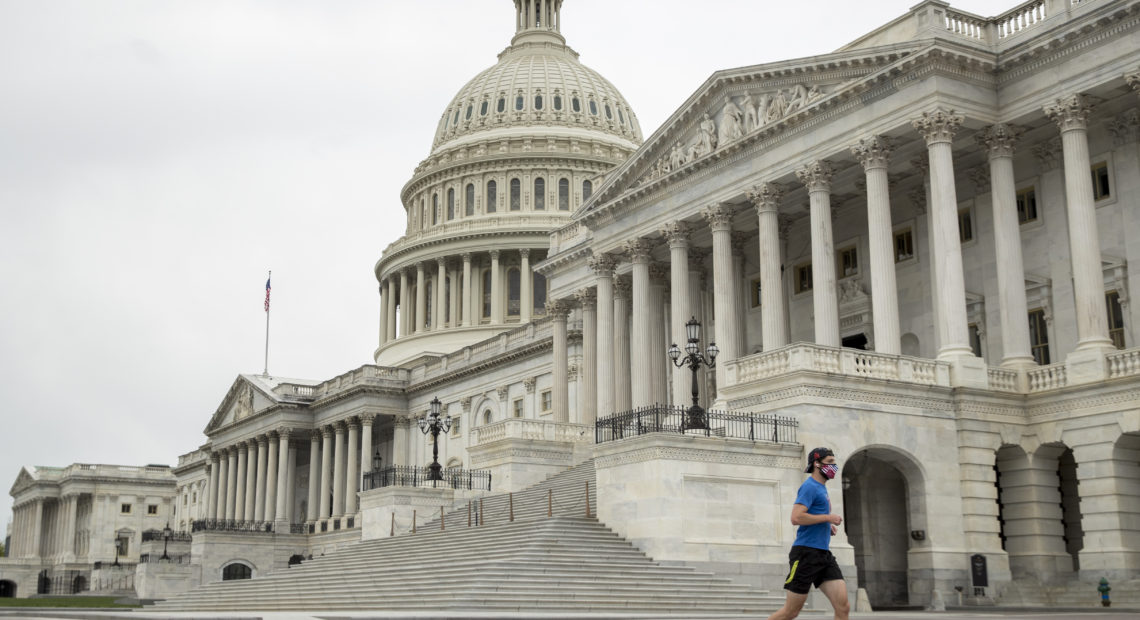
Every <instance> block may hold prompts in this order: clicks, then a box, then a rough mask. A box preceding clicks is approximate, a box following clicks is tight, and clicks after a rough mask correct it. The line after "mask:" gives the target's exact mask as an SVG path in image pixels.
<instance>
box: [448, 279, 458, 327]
mask: <svg viewBox="0 0 1140 620" xmlns="http://www.w3.org/2000/svg"><path fill="white" fill-rule="evenodd" d="M448 277H449V278H451V287H450V288H451V299H450V300H449V302H448V304H447V311H448V312H450V313H451V320H449V321H448V322H447V325H448V327H459V270H458V269H452V270H451V272H450V274H449V276H448Z"/></svg>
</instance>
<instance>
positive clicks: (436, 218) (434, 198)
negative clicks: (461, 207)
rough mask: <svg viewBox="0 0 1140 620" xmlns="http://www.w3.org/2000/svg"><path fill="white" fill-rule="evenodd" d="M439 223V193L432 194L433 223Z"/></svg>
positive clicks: (433, 224)
mask: <svg viewBox="0 0 1140 620" xmlns="http://www.w3.org/2000/svg"><path fill="white" fill-rule="evenodd" d="M438 223H439V194H432V195H431V225H432V226H435V225H436V224H438Z"/></svg>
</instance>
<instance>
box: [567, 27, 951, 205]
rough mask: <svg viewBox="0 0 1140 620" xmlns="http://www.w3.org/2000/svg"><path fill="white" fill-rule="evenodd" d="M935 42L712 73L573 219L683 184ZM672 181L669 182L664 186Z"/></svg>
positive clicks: (852, 93) (860, 89)
mask: <svg viewBox="0 0 1140 620" xmlns="http://www.w3.org/2000/svg"><path fill="white" fill-rule="evenodd" d="M923 47H929V43H908V44H899V45H892V46H887V47H882V48H875V49H867V50H856V51H848V52H839V53H835V54H827V55H823V56H813V57H811V58H804V59H798V60H791V61H785V62H780V63H773V64H764V65H755V66H750V67H741V68H738V69H728V70H724V71H718V72H716V73H714V74H713V75H712V76H711V77H710V78H709V79H708V80H706V81H705V83H704V84H702V85H701V87H700V88H699V89H698V90H697V91H696V92H694V93H693V95H692V96H690V97H689V99H688V100H687V101H685V103H684V104H683V105H682V106H681V107H680V108H678V109H677V111H676V112H674V113H673V115H672V116H671V117H670V118H669V119H668V120H667V121H665V123H664V124H663V125H662V126H661V128H659V129H658V130H657V131H656V132H654V134H653V135H652V136H650V137H649V139H648V140H646V142H645V143H644V144H643V145H642V146H641V148H640V149H638V151H637V152H636V153H635V154H634V156H633V157H631V158H630V159H629V160H627V161H626V162H625V163H624V164H623V165H622V166H620V167H619V168H617V169H615V170H614V171H613V172H611V173H610V174H609V175H608V179H607V182H606V183H605V184H604V185H603V186H602V187H600V188H599V189H598V190H597V191H596V192H595V196H594V197H593V198H592V199H591V200H590V201H589V202H588V203H587V204H585V205H584V206H583V208H582V209H581V210H580V211H579V212H578V213H576V214H575V217H576V218H588V217H590V213H589V212H590V211H591V210H593V209H594V208H595V207H597V206H599V205H601V204H604V203H607V202H610V201H612V200H613V199H615V198H617V197H620V196H622V195H623V194H625V193H627V192H630V191H632V190H636V189H639V188H641V187H644V186H647V185H652V184H655V183H656V182H658V181H660V180H662V179H670V178H681V177H684V176H686V174H687V173H689V172H691V171H692V170H694V169H697V168H700V167H702V163H704V164H707V163H709V162H711V161H716V160H717V159H718V158H720V157H722V156H723V155H725V154H726V153H727V152H730V151H732V150H733V147H735V146H739V145H743V144H745V143H747V142H750V141H754V140H756V139H758V138H762V137H767V136H772V135H776V134H779V133H781V132H783V131H786V130H787V129H788V128H789V127H794V126H796V125H798V124H800V123H802V122H804V121H805V120H807V119H808V118H811V117H813V116H815V115H817V114H818V113H820V112H822V111H824V110H827V109H830V108H831V107H833V106H835V105H837V104H838V103H839V102H841V101H845V100H846V99H848V98H849V97H851V96H856V95H857V94H858V93H861V92H865V91H866V90H867V84H868V82H870V81H875V80H877V79H878V78H877V77H876V76H879V75H881V74H883V73H884V72H887V73H889V72H890V71H891V67H893V66H894V65H896V64H898V63H899V62H901V61H903V59H905V58H906V57H907V56H910V55H911V54H913V53H914V52H916V51H918V50H920V49H922V48H923ZM666 182H668V181H666Z"/></svg>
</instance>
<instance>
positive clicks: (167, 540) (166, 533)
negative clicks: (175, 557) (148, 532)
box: [159, 521, 174, 562]
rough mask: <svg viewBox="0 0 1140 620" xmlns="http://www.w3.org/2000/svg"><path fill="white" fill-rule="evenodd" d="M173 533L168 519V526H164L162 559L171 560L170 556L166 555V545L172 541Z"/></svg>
mask: <svg viewBox="0 0 1140 620" xmlns="http://www.w3.org/2000/svg"><path fill="white" fill-rule="evenodd" d="M173 533H174V531H173V530H171V529H170V521H167V522H166V527H164V528H162V557H161V558H159V559H160V560H166V561H168V562H169V561H170V556H169V555H166V545H167V544H168V543H170V535H171V534H173Z"/></svg>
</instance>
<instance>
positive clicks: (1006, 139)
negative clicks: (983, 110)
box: [974, 123, 1025, 159]
mask: <svg viewBox="0 0 1140 620" xmlns="http://www.w3.org/2000/svg"><path fill="white" fill-rule="evenodd" d="M1024 131H1025V130H1024V129H1022V128H1021V127H1018V126H1016V125H1009V124H1006V123H997V124H994V125H988V126H986V127H983V128H982V130H981V131H979V132H978V133H976V134H974V141H975V142H977V143H978V146H980V147H981V148H983V149H986V151H987V152H988V153H989V157H990V159H996V158H998V157H1013V150H1014V148H1015V146H1016V145H1017V140H1018V139H1019V138H1020V137H1021V134H1022V133H1024Z"/></svg>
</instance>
